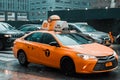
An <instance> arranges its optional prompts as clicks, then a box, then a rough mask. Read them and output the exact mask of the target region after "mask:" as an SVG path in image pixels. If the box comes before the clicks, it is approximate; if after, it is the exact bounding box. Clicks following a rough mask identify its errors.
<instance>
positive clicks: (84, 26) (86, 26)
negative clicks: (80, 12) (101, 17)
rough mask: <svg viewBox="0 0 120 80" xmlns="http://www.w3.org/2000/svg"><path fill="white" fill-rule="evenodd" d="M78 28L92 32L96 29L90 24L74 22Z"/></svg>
mask: <svg viewBox="0 0 120 80" xmlns="http://www.w3.org/2000/svg"><path fill="white" fill-rule="evenodd" d="M76 25H77V26H78V27H79V29H80V30H81V31H82V32H94V31H96V29H94V28H93V27H92V26H90V25H88V24H76Z"/></svg>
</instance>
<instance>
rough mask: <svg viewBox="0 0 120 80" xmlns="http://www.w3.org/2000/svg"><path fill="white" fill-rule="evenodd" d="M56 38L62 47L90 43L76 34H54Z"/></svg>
mask: <svg viewBox="0 0 120 80" xmlns="http://www.w3.org/2000/svg"><path fill="white" fill-rule="evenodd" d="M56 36H57V38H58V39H59V40H60V41H61V42H62V44H63V45H80V44H88V43H91V40H89V39H87V38H85V37H83V36H81V35H80V34H77V33H67V34H64V33H63V34H56Z"/></svg>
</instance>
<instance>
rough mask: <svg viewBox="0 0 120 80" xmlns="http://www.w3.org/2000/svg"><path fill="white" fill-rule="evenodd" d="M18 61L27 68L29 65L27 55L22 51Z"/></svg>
mask: <svg viewBox="0 0 120 80" xmlns="http://www.w3.org/2000/svg"><path fill="white" fill-rule="evenodd" d="M18 61H19V63H20V64H21V65H22V66H27V65H28V64H29V62H28V61H27V57H26V54H25V53H24V52H23V51H20V52H19V53H18Z"/></svg>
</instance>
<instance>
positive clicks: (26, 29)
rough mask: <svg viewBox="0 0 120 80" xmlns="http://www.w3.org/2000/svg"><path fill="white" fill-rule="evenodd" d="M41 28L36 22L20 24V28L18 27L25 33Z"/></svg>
mask: <svg viewBox="0 0 120 80" xmlns="http://www.w3.org/2000/svg"><path fill="white" fill-rule="evenodd" d="M40 29H41V25H37V24H30V25H26V26H25V25H23V26H21V28H19V30H20V31H23V32H25V33H29V32H31V31H36V30H40Z"/></svg>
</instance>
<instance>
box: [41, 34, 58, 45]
mask: <svg viewBox="0 0 120 80" xmlns="http://www.w3.org/2000/svg"><path fill="white" fill-rule="evenodd" d="M50 42H56V40H55V39H54V37H53V36H52V35H51V34H47V33H45V34H44V35H43V38H42V43H45V44H49V43H50Z"/></svg>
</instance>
